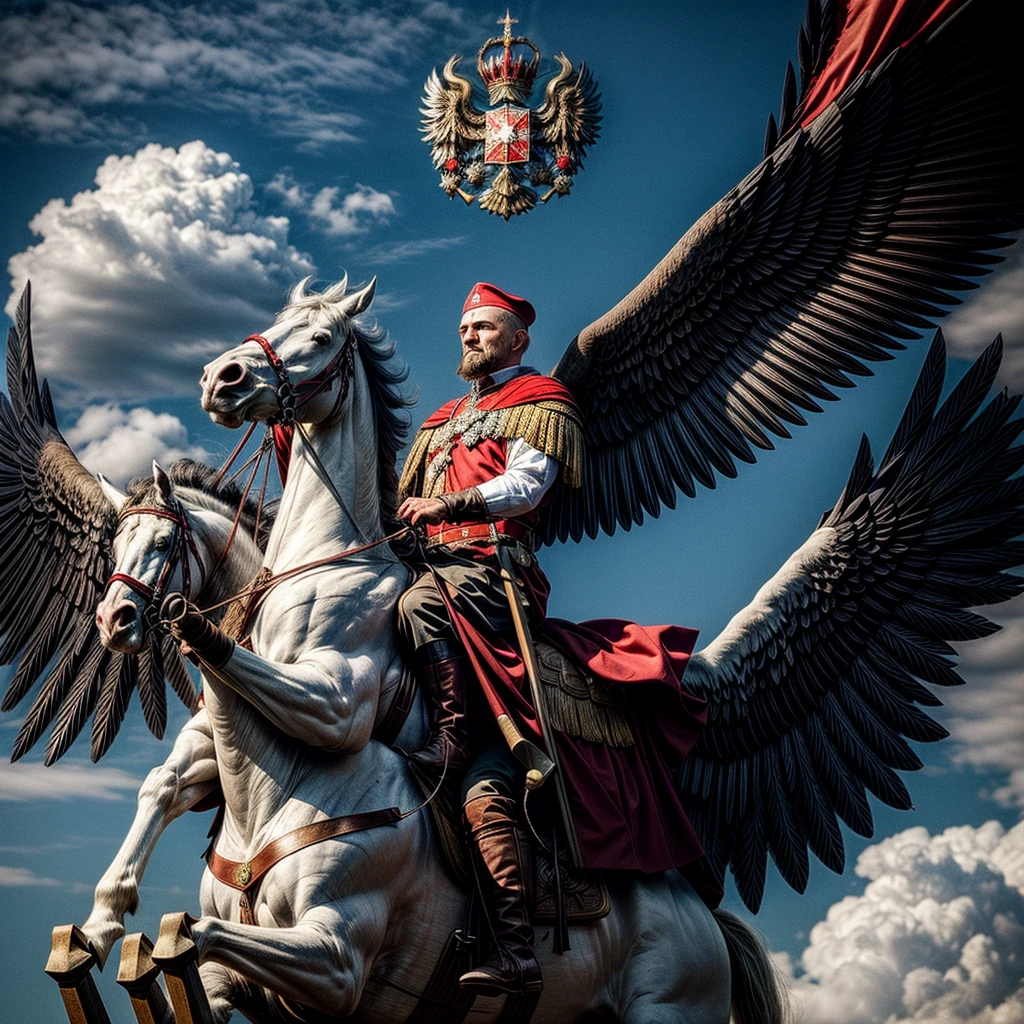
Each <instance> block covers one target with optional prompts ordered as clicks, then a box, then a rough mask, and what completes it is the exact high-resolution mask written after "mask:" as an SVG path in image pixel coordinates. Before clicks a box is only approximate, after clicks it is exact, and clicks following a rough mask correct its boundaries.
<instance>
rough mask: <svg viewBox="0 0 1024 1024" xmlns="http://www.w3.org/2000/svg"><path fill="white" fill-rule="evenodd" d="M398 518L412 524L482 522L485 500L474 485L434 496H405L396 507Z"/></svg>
mask: <svg viewBox="0 0 1024 1024" xmlns="http://www.w3.org/2000/svg"><path fill="white" fill-rule="evenodd" d="M398 518H399V519H405V520H408V521H409V522H410V523H412V524H413V526H416V525H418V524H419V523H441V522H445V523H466V522H483V521H484V520H486V519H487V502H486V501H485V500H484V496H483V495H482V494H481V493H480V491H479V490H477V488H476V487H467V488H466V489H465V490H464V491H454V492H452V493H451V494H441V495H439V496H438V497H436V498H406V499H405V501H403V502H402V504H401V505H400V506H399V508H398Z"/></svg>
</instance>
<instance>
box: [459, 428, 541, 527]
mask: <svg viewBox="0 0 1024 1024" xmlns="http://www.w3.org/2000/svg"><path fill="white" fill-rule="evenodd" d="M557 477H558V462H557V461H556V460H555V459H553V458H551V457H550V456H549V455H545V454H544V453H543V452H539V451H537V449H536V448H534V447H533V446H532V445H528V444H527V443H526V442H525V441H523V440H522V439H520V438H517V439H516V440H515V441H513V442H512V443H511V444H510V445H509V447H508V455H507V457H506V460H505V472H504V473H502V474H500V475H499V476H496V477H494V478H492V479H491V480H485V481H484V482H483V483H482V484H477V490H478V491H479V492H480V493H481V494H482V495H483V498H484V501H485V502H486V504H487V511H488V513H489V514H490V515H506V516H520V515H522V514H523V513H524V512H529V511H530V509H533V508H536V507H537V506H538V505H539V504H540V501H541V498H543V497H544V495H545V494H546V493H547V491H548V489H549V488H550V487H551V485H552V484H553V483H554V482H555V479H556V478H557Z"/></svg>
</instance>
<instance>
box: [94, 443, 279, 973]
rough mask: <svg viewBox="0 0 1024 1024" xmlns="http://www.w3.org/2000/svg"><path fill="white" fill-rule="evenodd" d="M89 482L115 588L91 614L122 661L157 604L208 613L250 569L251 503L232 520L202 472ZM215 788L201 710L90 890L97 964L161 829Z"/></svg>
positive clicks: (141, 637)
mask: <svg viewBox="0 0 1024 1024" xmlns="http://www.w3.org/2000/svg"><path fill="white" fill-rule="evenodd" d="M99 481H100V484H101V486H102V487H103V491H104V493H105V494H106V496H107V498H108V499H109V501H110V502H111V503H112V504H113V506H114V507H115V508H116V509H117V510H118V513H119V525H118V529H117V533H116V534H115V535H114V540H113V556H114V561H115V563H116V566H115V569H116V573H117V574H118V575H119V576H120V577H121V578H119V579H116V580H113V581H111V582H110V583H109V584H108V585H107V588H106V590H105V592H104V594H103V598H102V600H101V601H100V603H99V604H98V605H97V608H96V623H97V626H98V627H99V631H100V638H101V640H102V641H103V643H104V644H105V645H106V646H108V647H111V648H113V649H115V650H119V651H123V652H124V653H126V654H131V653H135V652H137V651H138V650H140V649H141V648H142V646H143V644H144V642H145V641H146V639H147V638H146V636H145V630H146V628H147V623H148V622H149V621H150V620H151V619H152V617H153V616H154V615H155V613H157V612H158V611H159V602H160V599H161V597H162V596H163V595H165V594H167V593H170V592H174V591H186V592H188V591H191V595H190V596H191V597H192V599H193V600H195V601H196V602H197V603H198V604H200V605H201V606H204V607H213V606H217V605H220V604H221V603H222V602H224V601H225V600H227V599H228V598H230V597H231V596H233V595H234V594H237V593H238V592H239V591H240V590H242V589H243V588H244V587H245V585H246V584H247V583H248V582H249V581H250V580H251V579H252V578H253V576H254V575H255V573H256V572H257V570H258V569H259V567H260V565H261V563H262V560H263V552H262V550H261V548H260V546H259V545H258V542H257V538H256V536H255V533H254V531H256V530H257V529H258V527H259V524H258V523H257V521H256V516H257V514H258V513H257V510H256V509H255V507H254V506H253V504H252V503H251V502H250V503H249V504H248V505H245V506H243V508H242V509H241V510H239V508H238V505H239V503H240V502H241V500H242V494H241V492H240V491H239V489H238V488H234V487H232V486H230V485H228V486H223V485H220V484H218V483H217V481H216V479H215V475H214V472H213V471H212V470H211V469H209V467H206V466H202V465H200V464H198V463H193V462H191V461H190V460H187V459H186V460H182V461H181V462H177V463H175V464H174V465H173V466H171V468H170V474H169V475H168V474H167V473H165V472H164V470H163V469H162V468H161V467H160V466H159V465H157V464H156V463H155V462H154V463H153V479H152V481H151V482H149V483H148V484H147V483H146V482H145V481H137V482H134V483H133V484H132V486H131V487H130V493H124V492H122V491H120V490H118V489H117V488H116V487H114V486H113V484H111V483H110V482H109V481H108V480H106V479H105V478H104V477H103V476H102V475H100V476H99ZM236 517H237V519H238V523H237V528H236V525H235V520H236ZM261 518H262V525H263V528H266V526H267V524H268V522H271V521H272V516H271V515H270V514H269V513H268V512H267V510H264V511H263V514H262V517H261ZM260 532H261V533H262V532H263V531H262V530H260ZM190 580H191V581H195V582H194V583H193V584H192V586H191V587H189V586H188V585H187V581H190ZM218 618H219V616H218ZM216 784H217V760H216V751H215V749H214V743H213V730H212V729H211V727H210V721H209V715H208V714H207V712H206V709H205V708H201V709H200V710H199V711H198V712H197V713H196V714H195V715H193V716H192V718H190V719H189V720H188V721H187V722H186V723H185V725H184V727H183V728H182V730H181V732H180V733H179V734H178V736H177V738H176V739H175V742H174V747H173V749H172V750H171V753H170V756H169V757H168V758H167V760H166V761H165V762H164V763H163V764H162V765H159V766H158V767H156V768H154V769H153V770H152V771H151V772H150V773H149V775H148V776H147V777H146V780H145V782H144V783H143V784H142V788H141V789H140V790H139V795H138V808H137V810H136V814H135V819H134V821H133V822H132V826H131V828H130V830H129V832H128V834H127V836H125V839H124V842H123V843H122V844H121V848H120V849H119V850H118V853H117V855H116V857H115V858H114V860H113V862H112V863H111V865H110V867H109V868H108V869H107V870H106V872H104V874H103V877H102V878H101V879H100V881H99V883H98V885H97V888H96V897H95V903H94V907H93V911H92V914H91V915H90V917H89V919H88V921H87V922H86V924H85V930H86V932H87V933H88V935H89V936H90V939H91V941H92V945H93V948H94V950H95V952H96V955H97V957H98V959H99V961H100V963H101V964H102V963H104V962H105V961H106V958H107V956H108V955H109V953H110V949H111V946H112V945H113V943H114V942H115V941H116V940H117V939H119V938H120V937H121V936H122V935H123V934H124V915H125V914H133V913H135V911H136V909H137V908H138V903H139V884H140V882H141V881H142V875H143V873H144V871H145V869H146V864H147V863H148V862H149V858H150V856H151V854H152V852H153V849H154V848H155V846H156V843H157V841H158V840H159V838H160V836H161V835H162V834H163V831H164V829H165V828H166V827H167V826H168V825H169V824H170V823H171V822H172V821H174V820H175V819H176V818H178V817H180V816H181V815H182V814H183V813H184V812H185V811H186V810H188V809H189V808H190V807H193V806H195V804H197V803H198V802H199V801H200V800H202V799H203V798H204V797H206V796H208V795H209V794H210V792H211V791H212V790H213V789H214V788H215V787H216Z"/></svg>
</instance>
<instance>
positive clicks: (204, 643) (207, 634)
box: [160, 594, 235, 668]
mask: <svg viewBox="0 0 1024 1024" xmlns="http://www.w3.org/2000/svg"><path fill="white" fill-rule="evenodd" d="M160 617H161V618H162V619H163V620H164V621H165V622H167V623H168V624H169V628H170V631H171V636H173V637H174V639H175V640H178V641H180V642H181V643H182V644H183V645H187V647H188V649H189V650H190V651H191V652H192V653H193V654H195V656H196V657H197V658H199V660H200V661H202V662H205V663H206V664H207V665H210V666H212V667H213V668H222V667H223V666H224V665H225V664H227V661H228V659H229V658H230V657H231V655H232V653H233V652H234V650H235V641H234V640H232V639H230V638H229V637H227V636H225V635H224V633H222V632H221V631H220V629H219V628H218V627H217V626H215V625H214V624H213V623H212V622H211V621H210V620H209V619H208V618H207V617H206V616H205V615H204V614H203V613H202V612H201V611H199V610H197V609H196V608H194V607H193V606H192V605H190V604H189V603H188V601H186V600H185V597H184V595H182V594H168V595H167V597H165V598H164V601H163V604H162V605H161V606H160Z"/></svg>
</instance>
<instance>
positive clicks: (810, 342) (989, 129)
mask: <svg viewBox="0 0 1024 1024" xmlns="http://www.w3.org/2000/svg"><path fill="white" fill-rule="evenodd" d="M842 2H843V0H837V3H838V4H842ZM881 2H882V0H878V3H877V4H876V5H875V6H878V5H880V4H881ZM821 5H822V0H811V12H812V15H813V17H812V18H811V24H812V32H811V36H810V38H811V40H812V41H811V42H809V41H808V36H807V35H806V34H802V37H801V38H802V42H801V53H802V54H803V56H804V58H805V61H804V63H805V65H806V67H805V71H806V73H807V74H808V75H811V76H812V84H813V82H814V81H815V79H814V77H813V74H814V73H815V69H817V68H821V67H823V66H825V65H827V63H828V61H827V58H828V57H829V55H830V54H831V53H832V52H833V49H834V46H832V45H830V44H829V40H830V39H831V37H832V36H834V35H835V31H834V26H835V23H836V18H835V15H834V12H832V5H831V4H829V3H826V5H825V6H826V13H823V10H822V6H821ZM862 6H863V5H862ZM918 6H919V7H921V8H922V9H923V7H924V5H918ZM936 6H938V4H936ZM827 12H832V13H827ZM1009 15H1010V11H1009V8H1008V7H1007V6H1006V5H1005V4H1000V3H998V2H995V0H968V2H967V3H965V4H964V5H963V6H962V7H961V9H960V10H959V11H957V13H956V14H955V15H953V16H952V18H950V19H949V20H947V21H946V23H944V24H942V25H941V27H939V28H938V29H937V30H930V32H921V33H920V34H919V37H918V38H916V39H914V40H913V42H910V43H909V44H908V45H906V46H903V47H900V46H895V48H894V49H892V50H891V52H889V53H888V54H887V55H886V54H881V55H880V57H879V60H876V61H874V62H873V63H870V64H869V65H868V67H867V68H866V69H865V70H864V71H863V73H862V74H860V75H859V77H857V78H856V79H855V80H854V81H852V82H851V83H850V84H848V85H847V86H845V87H844V88H843V89H842V91H841V92H840V93H839V95H838V97H837V99H835V100H834V101H833V102H830V103H829V104H828V105H827V106H825V107H824V109H823V110H822V111H821V112H820V113H817V114H816V115H815V116H813V117H811V118H810V120H809V121H808V122H807V123H802V122H801V121H800V109H801V108H800V107H799V106H798V105H797V99H796V86H795V78H794V76H793V75H792V71H791V69H790V74H788V75H787V87H786V90H785V92H784V99H783V133H782V137H781V141H778V140H777V134H778V133H777V132H776V130H775V127H774V120H773V121H772V122H771V123H770V125H769V133H768V139H767V144H766V148H767V149H769V150H770V152H768V153H767V155H766V157H765V159H764V161H763V162H762V163H761V164H760V165H759V166H758V167H757V168H756V169H755V170H754V171H753V172H751V174H750V175H749V176H748V177H747V178H746V179H745V180H744V181H742V182H741V183H740V184H739V185H737V186H736V188H734V189H733V190H732V191H731V192H730V193H729V194H728V195H727V196H725V198H724V199H722V200H721V201H720V202H719V203H718V204H717V205H716V206H714V207H713V208H712V209H711V210H709V211H708V212H707V213H706V214H705V215H704V216H703V217H702V218H701V219H700V220H699V221H698V222H697V223H696V224H695V225H694V226H693V227H692V228H691V229H690V230H689V231H688V232H687V233H686V234H685V235H684V236H683V238H682V240H681V241H680V242H679V243H678V244H677V245H676V246H675V247H674V248H673V249H672V251H671V252H670V253H669V254H668V255H667V256H666V257H665V259H664V260H662V261H661V263H660V264H659V265H658V266H657V267H655V268H654V270H653V271H651V273H650V274H649V275H648V276H647V278H646V279H645V280H644V281H643V282H642V283H641V284H640V285H638V286H637V288H635V289H634V290H633V291H632V292H631V293H630V294H629V295H628V296H626V298H625V299H623V300H622V301H621V302H620V303H619V304H618V305H617V306H615V307H614V308H613V309H612V310H611V311H610V312H609V313H607V314H606V315H605V316H603V317H601V318H600V319H599V320H597V321H595V322H594V323H593V324H591V325H590V326H589V327H587V328H586V329H585V330H584V331H582V332H581V333H580V334H579V335H578V336H577V337H576V338H575V339H574V340H573V341H572V343H571V344H570V345H569V347H568V349H567V350H566V352H565V354H564V355H563V356H562V359H561V361H560V362H559V364H558V366H557V368H556V369H555V371H554V373H555V376H556V377H558V378H559V379H560V380H562V381H563V382H564V383H565V384H566V385H567V386H568V387H569V388H570V390H571V391H572V392H573V394H574V396H575V397H576V400H577V402H578V403H579V405H580V407H581V409H582V412H583V418H584V423H585V430H586V436H587V444H588V454H587V463H586V472H585V479H584V483H583V486H582V487H581V488H578V489H569V488H561V489H560V491H559V493H558V495H557V497H556V499H555V502H554V504H553V505H552V507H551V508H550V511H549V513H548V516H547V519H546V539H547V540H548V541H552V540H554V539H559V540H565V539H566V538H568V537H572V538H573V539H575V540H578V539H580V538H581V537H582V536H583V535H584V534H587V535H589V536H596V534H597V533H598V531H599V530H604V531H605V532H607V533H612V532H614V530H615V528H616V526H621V527H623V528H624V529H629V528H630V526H631V525H632V524H634V523H641V522H642V521H643V518H644V513H645V512H646V513H648V514H650V515H657V514H658V512H659V511H660V508H661V506H662V505H667V506H669V507H674V505H675V502H676V497H677V492H678V491H682V492H683V493H685V494H687V495H691V496H692V495H693V494H695V493H696V486H697V485H698V484H701V485H703V486H705V487H714V486H715V482H716V476H717V475H718V474H721V475H723V476H729V477H731V476H735V475H736V463H737V461H740V462H753V461H754V460H755V451H756V450H757V449H770V448H772V447H773V443H772V440H771V437H770V435H772V434H774V435H778V436H782V437H787V436H789V433H788V432H789V426H790V425H793V424H803V423H804V422H805V419H804V415H805V413H807V412H818V411H820V409H821V406H820V403H821V402H823V401H827V400H831V399H834V398H835V397H836V396H835V394H834V391H835V389H837V388H843V387H850V386H852V381H851V377H854V376H857V375H865V374H868V373H870V371H869V370H868V369H867V368H866V367H865V363H868V362H872V361H875V360H880V359H887V358H891V356H890V355H889V350H892V349H898V348H902V347H903V346H902V344H901V339H902V340H907V339H912V338H917V337H918V336H919V333H918V332H919V331H920V329H922V328H926V327H928V326H931V325H933V324H934V321H935V319H936V318H938V317H940V316H942V315H943V314H944V313H945V312H946V311H947V310H948V307H949V306H951V305H953V304H954V303H956V302H957V301H958V299H957V298H956V293H957V292H961V291H963V290H964V289H967V288H972V287H975V284H974V281H975V279H976V278H978V277H980V276H981V275H983V274H986V273H988V272H989V269H990V267H991V266H992V265H993V264H995V263H998V262H1000V257H999V256H996V255H993V250H995V249H998V248H1000V247H1002V246H1005V245H1007V244H1009V242H1008V240H1007V239H1006V237H1004V236H1005V234H1006V233H1007V232H1010V231H1012V230H1014V229H1017V228H1019V227H1021V226H1022V225H1024V175H1022V174H1021V167H1022V166H1024V132H1022V131H1021V129H1020V126H1021V124H1024V87H1022V86H1024V83H1022V77H1024V62H1022V61H1021V60H1020V55H1019V47H1018V44H1017V35H1016V32H1015V31H1014V30H1012V29H1011V28H1010V25H1009V22H1008V18H1009ZM829 26H831V27H829ZM840 36H841V33H840ZM895 42H897V43H898V42H899V37H896V40H895ZM882 57H884V59H881V58H882Z"/></svg>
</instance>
